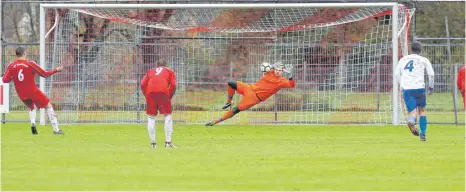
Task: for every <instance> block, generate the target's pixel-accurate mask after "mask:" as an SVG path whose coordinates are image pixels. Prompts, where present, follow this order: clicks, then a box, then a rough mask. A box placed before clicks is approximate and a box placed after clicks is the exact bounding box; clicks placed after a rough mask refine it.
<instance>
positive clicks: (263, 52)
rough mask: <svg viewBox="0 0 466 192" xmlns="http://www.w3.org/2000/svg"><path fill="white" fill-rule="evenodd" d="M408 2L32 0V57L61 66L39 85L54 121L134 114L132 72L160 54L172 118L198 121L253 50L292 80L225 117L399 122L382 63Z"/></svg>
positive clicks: (140, 105)
mask: <svg viewBox="0 0 466 192" xmlns="http://www.w3.org/2000/svg"><path fill="white" fill-rule="evenodd" d="M412 13H413V10H409V9H407V8H406V7H405V6H403V5H401V4H396V3H300V4H298V3H287V4H149V3H142V4H41V7H40V48H41V49H40V65H41V67H43V68H46V69H52V68H54V67H56V66H59V65H63V66H65V67H66V69H65V71H64V72H62V73H59V74H56V75H54V76H53V77H51V78H47V79H44V78H41V79H40V88H41V90H43V91H45V92H46V94H47V95H48V96H50V98H51V101H52V103H53V104H54V105H55V108H56V112H57V114H58V116H59V120H60V122H61V123H86V122H93V123H136V122H143V121H145V120H146V119H147V118H146V115H145V98H144V96H143V95H142V93H141V91H140V85H139V83H140V80H141V79H142V77H143V75H144V73H145V72H146V71H147V70H148V69H150V68H152V67H153V66H154V65H155V62H156V61H157V60H160V59H164V60H167V61H168V62H169V66H170V67H171V68H173V69H174V71H175V72H176V74H177V83H178V89H177V93H176V95H175V97H174V99H173V101H172V102H173V107H174V113H173V119H174V121H175V123H176V122H179V123H189V124H199V123H202V124H203V123H205V122H207V121H210V120H212V119H215V118H218V117H220V116H221V115H222V114H223V113H224V110H221V107H222V106H223V104H224V103H225V101H226V97H227V92H226V90H227V85H226V82H227V81H228V80H238V81H242V82H245V83H254V82H255V81H256V80H258V79H259V78H260V77H261V76H262V73H261V72H260V70H259V66H260V64H261V63H262V62H264V61H266V62H270V63H274V62H277V61H282V62H283V63H284V64H292V65H293V66H294V79H295V81H296V83H297V86H296V88H294V89H286V90H281V91H280V92H278V93H277V94H276V95H274V96H272V97H271V98H269V99H268V100H266V101H264V102H262V103H261V104H259V105H257V106H255V107H253V108H251V109H249V110H248V111H244V112H242V113H240V114H238V115H237V116H235V117H234V118H232V119H230V120H228V121H226V122H225V123H228V124H270V123H280V124H329V123H330V124H331V123H344V124H351V123H354V124H373V123H375V124H399V123H400V122H402V121H403V120H404V114H403V112H402V107H401V102H400V95H399V90H398V87H397V86H393V85H394V83H395V80H394V79H393V78H392V76H393V75H392V74H393V69H394V68H395V66H396V64H397V60H398V59H399V58H401V56H402V55H404V54H407V43H408V31H409V21H410V18H411V15H412ZM239 97H240V95H236V96H235V99H234V100H233V104H236V103H237V102H238V98H239ZM40 120H41V124H44V123H45V113H44V111H41V114H40Z"/></svg>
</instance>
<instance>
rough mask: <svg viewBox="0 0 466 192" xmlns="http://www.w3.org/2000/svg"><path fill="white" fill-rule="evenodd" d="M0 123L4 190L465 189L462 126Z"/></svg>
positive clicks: (463, 133) (2, 184) (463, 135)
mask: <svg viewBox="0 0 466 192" xmlns="http://www.w3.org/2000/svg"><path fill="white" fill-rule="evenodd" d="M61 128H62V129H63V130H64V131H65V132H66V135H53V134H52V129H51V127H50V126H45V127H44V126H40V127H38V131H39V135H35V136H33V135H31V133H30V128H29V126H28V124H27V123H7V124H4V125H2V127H1V134H2V135H1V155H2V156H1V166H2V167H1V173H2V174H1V189H2V190H48V191H51V190H61V191H64V190H81V191H82V190H442V191H444V190H461V191H464V190H465V132H464V126H454V125H429V127H428V137H427V138H428V141H427V142H420V141H419V138H418V137H415V136H413V135H411V134H410V132H409V131H408V128H407V127H405V126H389V125H386V126H353V125H351V126H345V125H338V126H335V125H319V126H286V125H280V126H254V125H251V126H244V125H241V126H228V125H218V126H215V127H212V128H210V127H209V128H206V127H204V126H196V125H176V124H175V131H174V135H173V137H174V143H175V144H176V145H178V146H179V148H178V149H168V148H164V147H163V141H164V133H163V125H162V124H157V141H158V147H157V148H156V149H152V148H150V144H149V139H148V135H147V130H146V126H145V124H134V125H129V124H126V125H123V124H119V125H65V126H62V127H61Z"/></svg>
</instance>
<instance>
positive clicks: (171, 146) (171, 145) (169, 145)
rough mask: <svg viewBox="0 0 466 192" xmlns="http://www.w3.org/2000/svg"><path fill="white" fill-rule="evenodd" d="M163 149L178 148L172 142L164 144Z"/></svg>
mask: <svg viewBox="0 0 466 192" xmlns="http://www.w3.org/2000/svg"><path fill="white" fill-rule="evenodd" d="M165 147H168V148H178V147H177V146H175V145H173V143H172V142H165Z"/></svg>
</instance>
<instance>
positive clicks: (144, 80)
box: [141, 73, 149, 96]
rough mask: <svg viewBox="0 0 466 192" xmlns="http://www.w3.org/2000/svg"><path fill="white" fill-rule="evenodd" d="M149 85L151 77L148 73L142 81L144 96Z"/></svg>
mask: <svg viewBox="0 0 466 192" xmlns="http://www.w3.org/2000/svg"><path fill="white" fill-rule="evenodd" d="M148 84H149V76H148V73H146V75H144V77H143V78H142V80H141V91H142V94H143V95H144V96H146V93H147V85H148Z"/></svg>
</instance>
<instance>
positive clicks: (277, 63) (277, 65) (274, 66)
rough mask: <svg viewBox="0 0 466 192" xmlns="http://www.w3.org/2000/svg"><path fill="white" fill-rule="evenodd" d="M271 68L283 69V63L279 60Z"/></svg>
mask: <svg viewBox="0 0 466 192" xmlns="http://www.w3.org/2000/svg"><path fill="white" fill-rule="evenodd" d="M272 68H273V69H278V70H280V69H283V63H282V62H281V61H278V62H276V63H274V64H273V65H272Z"/></svg>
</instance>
